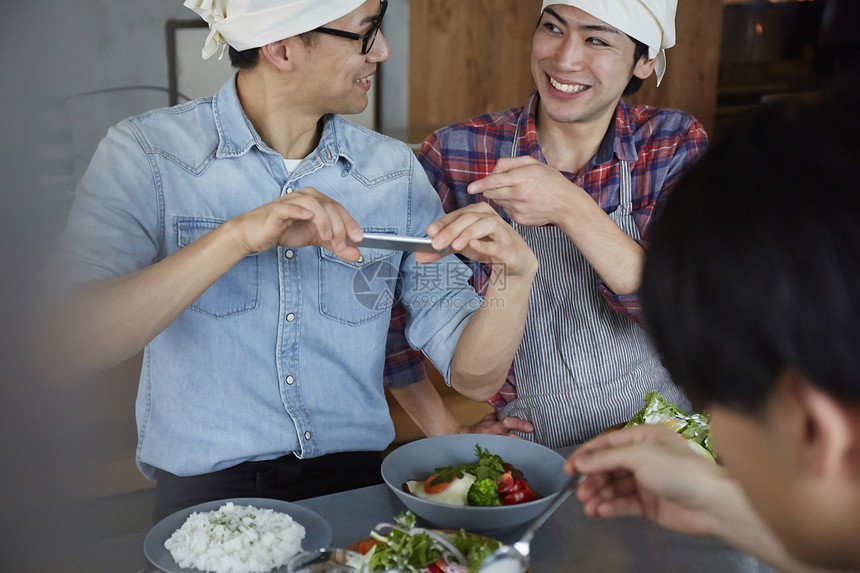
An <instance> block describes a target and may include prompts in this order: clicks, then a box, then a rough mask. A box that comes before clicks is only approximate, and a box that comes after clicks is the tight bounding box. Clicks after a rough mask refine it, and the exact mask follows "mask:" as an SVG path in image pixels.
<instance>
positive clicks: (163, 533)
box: [143, 497, 332, 573]
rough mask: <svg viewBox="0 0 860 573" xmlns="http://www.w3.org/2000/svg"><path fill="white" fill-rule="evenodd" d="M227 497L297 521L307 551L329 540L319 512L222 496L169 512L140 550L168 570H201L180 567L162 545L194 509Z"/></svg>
mask: <svg viewBox="0 0 860 573" xmlns="http://www.w3.org/2000/svg"><path fill="white" fill-rule="evenodd" d="M228 501H232V502H233V504H234V505H252V506H254V507H259V508H261V509H272V510H275V511H279V512H281V513H286V514H287V515H289V516H290V517H292V518H293V519H294V520H295V521H296V522H297V523H299V524H300V525H301V526H302V527H304V528H305V538H304V539H303V540H302V549H303V550H305V551H307V550H310V549H317V548H320V547H328V546H329V544H331V540H332V533H331V527H330V526H329V524H328V522H327V521H326V520H325V519H323V518H322V516H321V515H319V514H318V513H316V512H314V511H311V510H310V509H307V508H304V507H302V506H300V505H296V504H294V503H289V502H286V501H280V500H277V499H265V498H259V497H240V498H235V499H222V500H218V501H209V502H206V503H201V504H199V505H195V506H192V507H188V508H185V509H182V510H179V511H177V512H176V513H173V514H171V515H168V516H167V517H165V518H164V519H162V520H161V521H159V522H158V523H157V524H155V526H154V527H153V528H152V529H150V530H149V533H147V534H146V539H144V541H143V553H144V555H146V558H147V559H149V561H150V562H151V563H152V564H153V565H155V566H156V567H158V568H159V569H161V570H162V571H166V572H167V573H200V571H199V570H198V569H186V568H182V567H179V565H177V564H176V561H174V560H173V557H171V556H170V551H168V550H167V549H166V548H165V547H164V542H165V541H167V539H168V538H169V537H170V536H171V535H173V532H174V531H176V530H177V529H179V528H180V527H182V524H183V523H185V520H186V519H187V518H188V516H189V515H191V514H192V513H193V512H195V511H196V512H204V511H212V510H215V509H218V508H219V507H221V506H222V505H224V504H225V503H227V502H228ZM286 570H287V566H286V565H284V566H283V567H279V568H277V569H275V570H274V571H278V572H281V571H286Z"/></svg>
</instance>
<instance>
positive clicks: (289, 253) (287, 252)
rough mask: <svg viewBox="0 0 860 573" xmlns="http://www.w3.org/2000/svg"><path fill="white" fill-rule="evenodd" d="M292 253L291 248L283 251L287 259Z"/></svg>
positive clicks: (291, 256)
mask: <svg viewBox="0 0 860 573" xmlns="http://www.w3.org/2000/svg"><path fill="white" fill-rule="evenodd" d="M293 255H295V253H294V252H293V250H292V249H287V250H286V251H284V256H285V257H287V258H288V259H292V258H293Z"/></svg>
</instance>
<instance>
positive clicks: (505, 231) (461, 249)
mask: <svg viewBox="0 0 860 573" xmlns="http://www.w3.org/2000/svg"><path fill="white" fill-rule="evenodd" d="M427 234H428V235H430V236H431V237H433V248H434V249H437V250H441V249H444V248H446V247H450V248H451V250H452V251H454V252H458V253H462V254H463V255H465V256H466V257H469V258H470V259H472V260H475V261H480V262H482V263H489V264H491V265H494V266H496V265H498V268H500V269H502V270H504V272H506V273H507V276H508V277H518V276H524V277H528V278H529V280H531V278H532V277H533V276H534V273H535V272H537V258H536V257H535V255H534V253H533V252H532V250H531V249H530V248H529V246H528V245H527V244H526V242H525V241H524V240H523V239H522V237H520V236H519V234H518V233H517V232H516V231H515V230H514V228H513V227H511V226H510V225H509V224H508V223H507V222H505V220H504V219H502V218H501V217H500V216H499V214H498V213H496V211H495V210H493V208H492V207H490V206H489V205H488V204H487V203H476V204H473V205H467V206H466V207H463V208H462V209H457V210H456V211H452V212H451V213H448V214H447V215H445V216H444V217H442V218H441V219H439V220H438V221H435V222H433V223H431V224H430V226H428V227H427ZM440 258H442V255H439V254H437V253H416V254H415V260H417V261H418V262H419V263H431V262H434V261H437V260H439V259H440Z"/></svg>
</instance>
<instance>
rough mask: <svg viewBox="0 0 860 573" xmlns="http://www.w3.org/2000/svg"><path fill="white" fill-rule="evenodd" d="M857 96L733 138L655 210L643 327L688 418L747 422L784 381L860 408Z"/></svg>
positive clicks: (785, 114) (850, 92) (777, 113)
mask: <svg viewBox="0 0 860 573" xmlns="http://www.w3.org/2000/svg"><path fill="white" fill-rule="evenodd" d="M858 86H860V82H858V81H857V80H856V79H855V80H854V81H852V82H851V85H850V86H847V87H846V88H845V89H842V90H840V91H839V92H837V93H835V94H831V95H829V96H827V97H821V98H819V100H818V101H816V102H814V103H809V102H797V101H796V102H791V103H782V104H780V105H775V106H768V107H767V108H765V109H763V110H762V111H761V112H760V113H759V114H758V115H756V116H755V117H754V118H753V119H751V120H749V121H746V122H744V123H743V124H739V125H737V126H735V130H734V131H733V132H731V133H730V134H726V135H725V136H724V137H723V138H722V139H721V140H720V142H719V144H718V145H717V146H715V147H714V148H713V149H712V150H711V151H710V152H708V153H707V154H706V156H705V157H704V158H703V159H702V161H701V162H699V164H698V165H696V166H695V167H693V169H692V170H691V171H690V172H689V173H688V175H687V176H685V177H684V178H683V179H682V181H681V182H680V183H679V185H678V186H677V187H676V189H675V190H674V191H673V192H672V194H671V196H669V198H668V199H667V201H666V203H665V205H664V207H663V209H662V210H661V212H660V214H659V217H658V219H657V221H656V222H655V225H654V228H653V234H652V236H651V241H650V247H649V251H648V255H647V256H646V262H645V267H644V276H643V283H642V288H641V290H640V296H641V300H642V305H643V311H644V318H645V321H646V323H647V324H648V325H649V329H650V331H651V333H652V335H653V337H654V339H655V342H656V345H657V348H658V350H659V351H660V353H661V354H662V355H663V357H664V361H665V364H666V367H667V368H668V369H669V371H670V372H671V374H672V377H673V379H674V380H675V382H676V383H677V384H679V385H680V386H681V387H682V388H683V389H684V390H685V391H686V392H687V394H688V395H689V396H690V398H691V399H693V401H694V402H695V403H696V404H697V406H702V405H705V404H707V403H709V402H716V403H720V404H723V405H726V406H729V407H733V408H735V409H738V410H742V411H746V412H757V411H758V410H759V409H760V407H761V406H762V405H763V403H764V401H765V400H766V398H767V397H768V396H769V394H770V393H771V391H772V389H773V387H774V384H775V379H776V377H777V376H778V375H779V373H780V372H782V371H784V370H786V369H793V370H796V371H797V372H800V373H801V374H803V375H804V376H806V377H807V378H808V379H809V380H811V381H812V383H814V384H816V385H817V386H818V387H820V388H821V389H822V390H824V391H825V392H827V393H828V394H830V395H832V396H834V397H838V398H840V399H844V400H850V401H852V402H855V403H856V402H858V401H860V380H858V376H860V351H858V349H860V180H858V179H857V176H856V174H855V173H854V170H855V169H854V165H855V161H856V154H857V134H858V133H860V121H858V116H857V113H856V109H854V107H856V106H854V105H852V104H855V103H856V101H857V99H856V98H857V96H856V94H857V93H858V92H857V89H858Z"/></svg>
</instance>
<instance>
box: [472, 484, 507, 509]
mask: <svg viewBox="0 0 860 573" xmlns="http://www.w3.org/2000/svg"><path fill="white" fill-rule="evenodd" d="M496 487H497V486H496V482H494V481H493V480H492V478H484V479H479V480H478V481H476V482H475V483H473V484H472V485H471V487H469V493H468V494H467V496H466V499H467V500H468V502H469V505H480V506H492V505H502V498H501V496H499V494H498V493H496Z"/></svg>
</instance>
